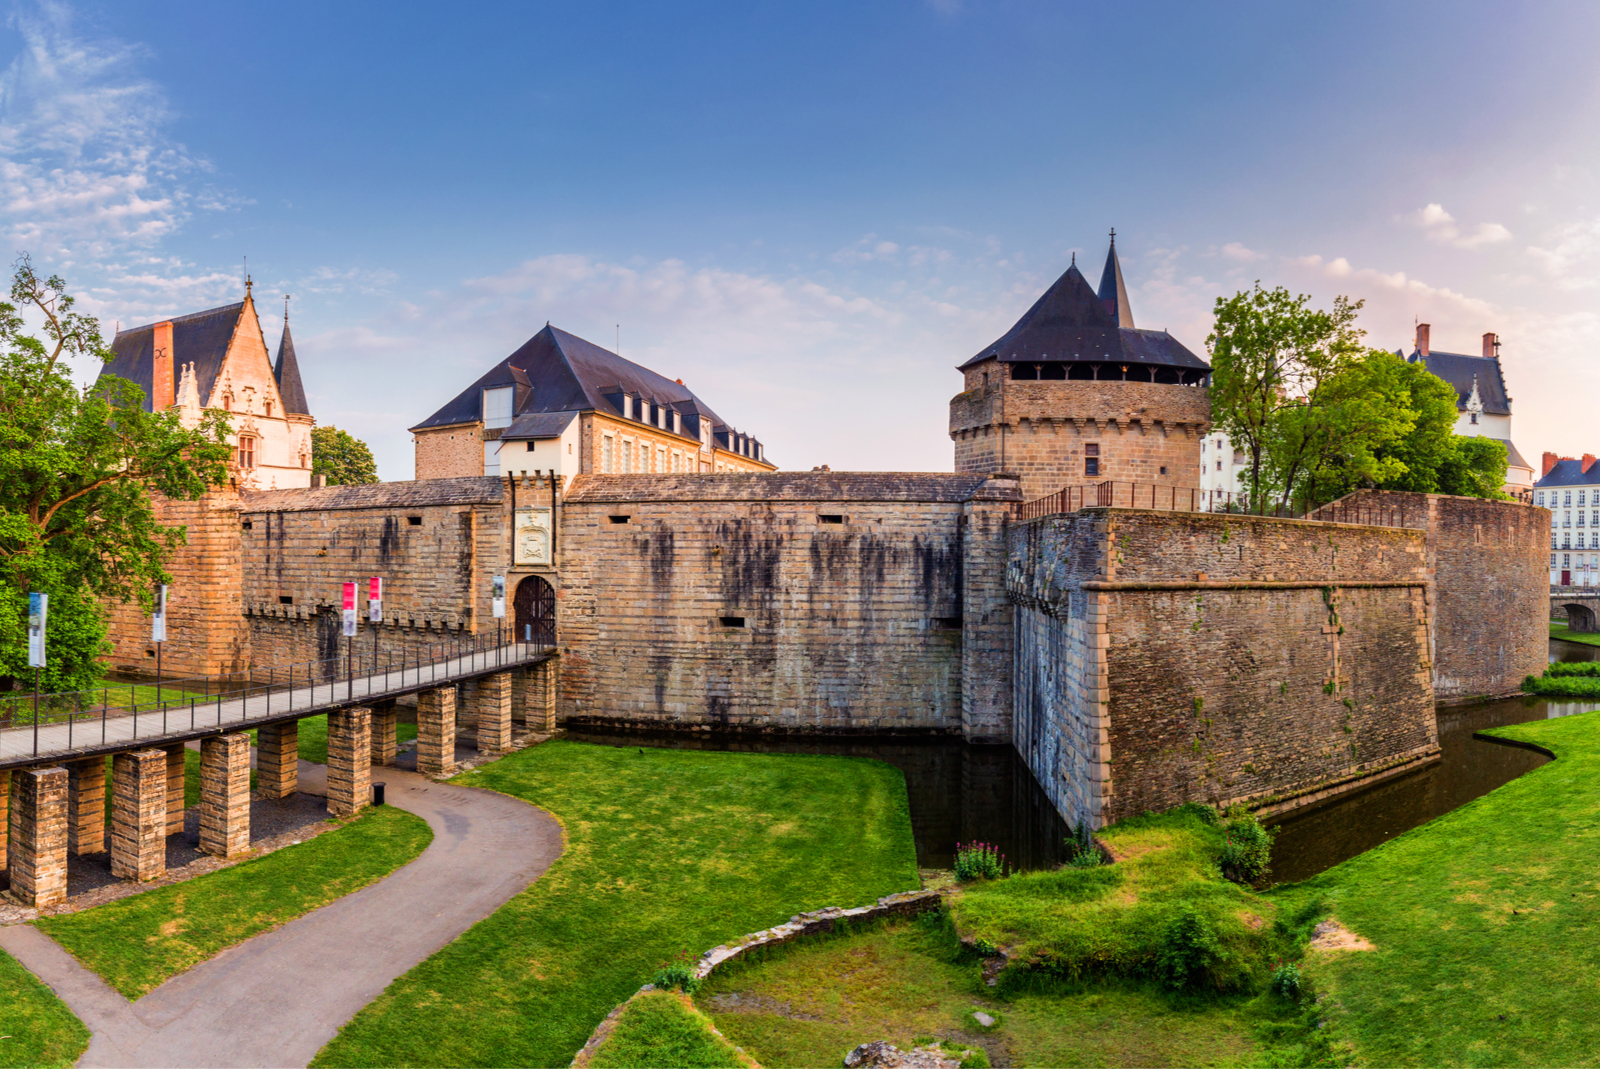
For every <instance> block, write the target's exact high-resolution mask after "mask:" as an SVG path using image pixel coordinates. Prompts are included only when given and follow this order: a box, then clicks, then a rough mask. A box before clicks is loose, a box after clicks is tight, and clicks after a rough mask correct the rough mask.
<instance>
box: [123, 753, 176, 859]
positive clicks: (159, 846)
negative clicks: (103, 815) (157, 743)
mask: <svg viewBox="0 0 1600 1069" xmlns="http://www.w3.org/2000/svg"><path fill="white" fill-rule="evenodd" d="M111 794H112V798H111V875H113V876H116V877H118V878H120V879H127V880H141V881H143V880H155V879H160V878H161V877H162V876H165V875H166V874H167V842H166V839H167V755H166V754H165V753H163V752H162V751H160V750H128V751H124V752H122V753H119V754H117V755H116V756H115V757H113V758H112V759H111Z"/></svg>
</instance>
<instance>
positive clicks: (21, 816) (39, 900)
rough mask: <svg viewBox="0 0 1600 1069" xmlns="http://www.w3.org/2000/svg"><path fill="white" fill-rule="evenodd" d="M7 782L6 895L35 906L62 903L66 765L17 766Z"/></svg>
mask: <svg viewBox="0 0 1600 1069" xmlns="http://www.w3.org/2000/svg"><path fill="white" fill-rule="evenodd" d="M11 782H12V794H13V795H14V797H13V798H12V799H11V819H10V832H11V835H10V838H11V868H10V871H11V891H10V894H11V897H12V898H13V899H14V900H16V901H17V902H20V903H21V904H22V905H24V906H29V907H31V908H34V909H43V908H44V907H46V906H54V905H56V904H58V903H60V902H65V901H66V899H67V770H66V769H64V768H25V769H19V770H17V772H16V773H15V774H14V775H13V776H12V777H11Z"/></svg>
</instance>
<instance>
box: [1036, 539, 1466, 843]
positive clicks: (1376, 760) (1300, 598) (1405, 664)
mask: <svg viewBox="0 0 1600 1069" xmlns="http://www.w3.org/2000/svg"><path fill="white" fill-rule="evenodd" d="M1427 557H1428V554H1427V547H1426V545H1425V539H1424V536H1423V533H1422V532H1421V531H1416V530H1408V529H1404V528H1386V527H1358V526H1349V525H1343V524H1332V523H1316V522H1308V521H1301V520H1279V519H1271V518H1262V517H1240V516H1227V515H1211V514H1193V513H1170V512H1152V511H1142V510H1132V509H1085V510H1082V511H1080V512H1078V513H1075V514H1071V515H1063V516H1055V517H1050V518H1046V519H1042V520H1037V521H1033V522H1030V523H1022V524H1017V525H1014V526H1013V527H1012V528H1011V529H1010V531H1009V534H1008V561H1007V580H1006V583H1007V589H1008V591H1009V593H1010V596H1011V598H1012V600H1013V601H1014V602H1015V603H1016V606H1017V609H1016V612H1017V641H1016V666H1015V670H1014V671H1015V679H1016V702H1015V716H1016V734H1015V745H1016V747H1017V749H1018V751H1019V752H1020V753H1021V754H1022V756H1023V757H1024V759H1025V760H1026V761H1027V762H1028V764H1029V766H1030V767H1031V768H1032V769H1033V771H1034V774H1035V776H1037V778H1038V779H1039V782H1040V783H1041V784H1042V785H1043V786H1044V788H1045V790H1046V792H1047V793H1048V794H1049V795H1050V797H1051V799H1052V800H1053V801H1054V803H1055V805H1056V808H1057V809H1058V810H1059V811H1060V812H1061V814H1062V816H1063V817H1064V818H1065V819H1066V820H1067V821H1068V822H1069V823H1073V824H1076V823H1079V822H1086V823H1088V824H1089V825H1091V826H1096V827H1098V826H1101V825H1104V824H1106V823H1110V822H1112V821H1115V820H1119V819H1121V818H1123V817H1127V816H1131V815H1134V814H1137V813H1140V812H1144V811H1146V810H1161V809H1166V808H1169V807H1171V806H1173V805H1177V804H1180V803H1182V802H1184V801H1190V800H1195V801H1207V802H1213V803H1223V804H1227V803H1231V802H1233V801H1236V800H1237V801H1247V802H1251V803H1253V804H1258V805H1267V804H1274V803H1282V802H1287V801H1293V800H1296V799H1302V800H1309V799H1311V798H1314V797H1318V796H1321V795H1322V794H1324V793H1327V792H1331V791H1334V790H1338V789H1341V788H1343V787H1346V786H1350V785H1353V784H1356V783H1359V782H1363V781H1369V780H1371V779H1373V778H1374V777H1377V776H1380V775H1383V774H1385V773H1392V772H1394V771H1395V770H1398V769H1403V768H1407V767H1411V766H1413V765H1416V764H1419V763H1421V762H1423V761H1426V760H1428V759H1431V758H1432V757H1434V756H1435V755H1437V753H1438V742H1437V735H1436V730H1435V726H1434V717H1433V695H1432V688H1431V685H1430V683H1431V660H1430V653H1429V633H1428V601H1427V583H1428V576H1427Z"/></svg>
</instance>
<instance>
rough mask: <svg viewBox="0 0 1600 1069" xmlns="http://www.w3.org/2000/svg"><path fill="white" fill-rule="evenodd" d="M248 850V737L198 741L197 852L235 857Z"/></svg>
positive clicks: (240, 736)
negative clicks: (198, 822) (198, 802)
mask: <svg viewBox="0 0 1600 1069" xmlns="http://www.w3.org/2000/svg"><path fill="white" fill-rule="evenodd" d="M249 849H250V736H249V735H246V734H244V733H243V732H239V733H237V734H233V735H219V736H217V737H216V738H211V739H204V740H202V741H201V743H200V852H201V853H204V854H214V855H216V856H217V857H238V856H239V855H240V854H243V853H246V852H247V851H248V850H249Z"/></svg>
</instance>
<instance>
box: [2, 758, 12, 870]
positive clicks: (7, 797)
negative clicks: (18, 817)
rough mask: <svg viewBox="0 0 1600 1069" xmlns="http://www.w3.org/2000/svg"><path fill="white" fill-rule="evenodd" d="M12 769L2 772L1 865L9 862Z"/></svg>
mask: <svg viewBox="0 0 1600 1069" xmlns="http://www.w3.org/2000/svg"><path fill="white" fill-rule="evenodd" d="M11 779H12V777H11V770H10V769H7V770H6V771H4V772H0V867H4V866H5V865H6V864H8V862H9V859H8V857H7V849H6V847H7V845H8V844H9V843H10V841H11Z"/></svg>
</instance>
